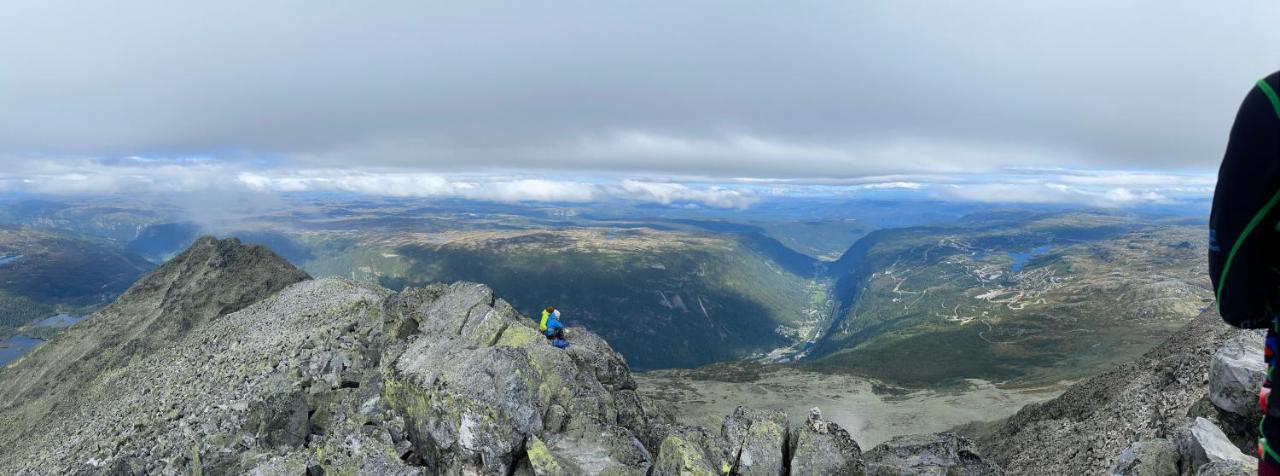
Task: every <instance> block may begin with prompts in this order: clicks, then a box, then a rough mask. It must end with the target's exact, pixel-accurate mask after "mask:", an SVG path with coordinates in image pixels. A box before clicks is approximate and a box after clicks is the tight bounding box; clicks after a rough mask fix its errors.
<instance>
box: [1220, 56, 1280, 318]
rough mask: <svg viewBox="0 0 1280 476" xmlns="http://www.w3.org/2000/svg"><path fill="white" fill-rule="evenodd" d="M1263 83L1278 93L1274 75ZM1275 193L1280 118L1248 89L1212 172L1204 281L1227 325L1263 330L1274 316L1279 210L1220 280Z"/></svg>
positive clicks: (1279, 292)
mask: <svg viewBox="0 0 1280 476" xmlns="http://www.w3.org/2000/svg"><path fill="white" fill-rule="evenodd" d="M1265 81H1266V82H1267V84H1269V85H1271V87H1272V89H1274V90H1277V91H1280V73H1273V74H1272V75H1271V76H1268V77H1267V78H1266V79H1265ZM1277 191H1280V118H1278V117H1277V116H1276V111H1275V109H1274V108H1273V107H1272V105H1271V101H1270V100H1269V99H1267V96H1266V95H1265V94H1264V93H1263V92H1262V90H1261V89H1259V88H1258V87H1257V86H1254V88H1253V90H1252V91H1250V92H1249V94H1248V95H1247V96H1245V98H1244V103H1243V104H1241V105H1240V111H1239V112H1238V113H1237V114H1236V121H1235V125H1233V126H1232V128H1231V137H1230V141H1229V142H1228V144H1227V151H1226V154H1225V155H1224V157H1223V159H1222V166H1221V167H1220V168H1219V169H1218V185H1217V188H1216V190H1215V191H1214V194H1213V211H1212V213H1211V214H1210V216H1209V277H1210V279H1211V280H1212V282H1213V288H1214V290H1215V291H1217V290H1218V289H1219V284H1220V283H1221V282H1222V280H1223V279H1226V284H1225V285H1224V286H1222V288H1221V293H1220V294H1219V295H1218V310H1219V311H1220V312H1221V314H1222V318H1223V320H1225V321H1226V322H1227V323H1228V324H1231V325H1233V326H1237V327H1246V328H1255V329H1260V328H1265V327H1269V324H1270V322H1271V321H1270V320H1271V316H1272V315H1274V314H1275V311H1273V310H1280V305H1277V304H1280V299H1278V298H1280V288H1278V287H1277V286H1280V239H1278V238H1280V236H1278V235H1280V234H1278V233H1277V231H1276V224H1277V221H1278V220H1280V205H1278V206H1276V207H1274V208H1273V209H1272V210H1270V212H1269V213H1267V215H1266V217H1265V218H1264V219H1263V220H1262V221H1261V222H1260V223H1259V224H1258V225H1257V226H1256V227H1255V228H1254V229H1253V230H1252V232H1250V233H1249V234H1248V236H1247V237H1246V238H1245V239H1244V241H1243V242H1242V243H1241V245H1240V248H1239V249H1238V250H1237V251H1236V253H1235V257H1234V258H1233V259H1232V261H1231V267H1230V269H1229V270H1228V271H1227V272H1228V273H1229V275H1227V276H1223V275H1222V271H1223V267H1224V266H1225V265H1226V262H1227V258H1228V255H1229V254H1230V252H1231V248H1232V246H1234V245H1235V244H1236V241H1237V239H1238V238H1239V237H1240V236H1241V234H1242V233H1243V232H1244V229H1245V227H1246V226H1247V225H1248V223H1249V222H1250V221H1251V220H1253V218H1254V216H1255V215H1257V214H1258V213H1259V212H1260V211H1261V210H1262V209H1263V208H1264V206H1265V204H1266V203H1267V202H1268V201H1269V200H1270V199H1271V197H1272V196H1273V195H1275V194H1276V192H1277Z"/></svg>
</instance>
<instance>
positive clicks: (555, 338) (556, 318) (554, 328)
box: [538, 306, 569, 349]
mask: <svg viewBox="0 0 1280 476" xmlns="http://www.w3.org/2000/svg"><path fill="white" fill-rule="evenodd" d="M538 330H540V331H542V335H544V336H547V340H549V341H551V345H553V346H556V347H559V348H561V349H563V348H566V347H569V341H567V340H565V339H564V324H561V323H560V310H558V309H556V308H555V306H547V308H546V309H543V310H542V321H541V322H539V323H538Z"/></svg>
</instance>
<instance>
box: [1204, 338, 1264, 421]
mask: <svg viewBox="0 0 1280 476" xmlns="http://www.w3.org/2000/svg"><path fill="white" fill-rule="evenodd" d="M1251 337H1253V336H1251V335H1242V336H1238V337H1235V338H1232V339H1228V340H1227V341H1226V342H1224V343H1223V344H1222V346H1221V347H1219V348H1218V350H1217V351H1216V352H1214V353H1213V360H1212V361H1211V362H1210V364H1209V400H1210V401H1211V402H1213V405H1214V406H1216V407H1218V408H1221V409H1223V410H1226V411H1228V412H1231V413H1235V414H1237V415H1244V416H1250V417H1252V416H1253V415H1254V414H1256V413H1258V388H1259V387H1261V386H1262V379H1263V377H1265V376H1266V373H1267V365H1266V364H1265V363H1264V362H1263V360H1262V347H1261V346H1260V345H1258V344H1259V342H1258V341H1257V339H1253V338H1251Z"/></svg>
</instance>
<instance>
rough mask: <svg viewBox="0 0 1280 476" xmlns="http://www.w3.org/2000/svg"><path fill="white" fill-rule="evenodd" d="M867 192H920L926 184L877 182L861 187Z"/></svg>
mask: <svg viewBox="0 0 1280 476" xmlns="http://www.w3.org/2000/svg"><path fill="white" fill-rule="evenodd" d="M860 187H861V188H864V189H867V190H895V189H896V190H919V189H921V188H922V187H924V184H922V183H919V182H877V183H869V184H866V185H861V186H860Z"/></svg>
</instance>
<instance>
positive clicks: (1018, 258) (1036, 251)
mask: <svg viewBox="0 0 1280 476" xmlns="http://www.w3.org/2000/svg"><path fill="white" fill-rule="evenodd" d="M1048 252H1049V245H1040V246H1037V247H1035V248H1031V250H1030V251H1026V252H1022V253H1014V252H1012V251H1011V252H1009V257H1010V258H1013V265H1012V266H1010V267H1009V270H1010V271H1013V272H1014V273H1020V272H1022V267H1023V266H1025V265H1026V264H1027V261H1028V260H1030V259H1031V257H1033V256H1037V255H1042V254H1045V253H1048Z"/></svg>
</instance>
